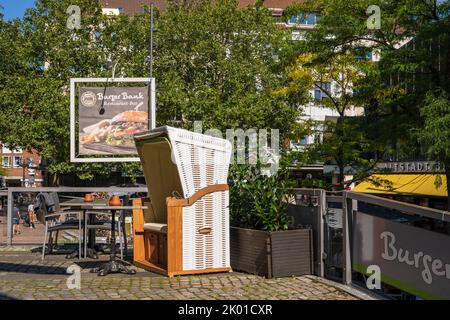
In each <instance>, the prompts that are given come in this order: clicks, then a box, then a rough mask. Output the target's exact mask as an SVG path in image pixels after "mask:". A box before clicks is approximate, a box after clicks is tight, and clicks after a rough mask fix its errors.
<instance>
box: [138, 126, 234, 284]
mask: <svg viewBox="0 0 450 320" xmlns="http://www.w3.org/2000/svg"><path fill="white" fill-rule="evenodd" d="M135 141H136V147H137V150H138V153H139V156H140V158H141V162H142V165H143V169H144V174H145V177H146V180H147V186H148V190H149V194H150V199H143V200H142V199H136V200H135V202H134V204H139V203H141V204H142V202H144V204H146V206H147V207H148V208H149V209H146V210H145V211H144V210H135V211H134V212H133V228H134V262H135V263H136V264H137V265H139V266H141V267H144V268H147V269H150V270H152V271H156V272H160V273H163V274H167V275H169V276H174V275H177V274H191V273H207V272H219V271H231V268H230V249H229V211H228V202H229V194H228V185H227V176H228V168H229V164H230V158H231V144H230V143H229V142H228V141H227V140H225V139H220V138H215V137H212V136H207V135H203V134H199V133H194V132H191V131H187V130H182V129H177V128H171V127H161V128H156V129H154V130H151V131H149V132H146V133H143V134H139V135H136V136H135Z"/></svg>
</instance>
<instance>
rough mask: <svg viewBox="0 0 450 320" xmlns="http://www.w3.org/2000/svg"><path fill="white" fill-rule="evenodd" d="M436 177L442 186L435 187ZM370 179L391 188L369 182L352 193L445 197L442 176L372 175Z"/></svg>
mask: <svg viewBox="0 0 450 320" xmlns="http://www.w3.org/2000/svg"><path fill="white" fill-rule="evenodd" d="M436 176H439V177H440V179H441V181H442V184H441V186H440V187H439V188H436V186H435V180H436ZM371 177H373V178H375V180H376V179H384V180H389V181H391V182H392V185H391V186H386V185H384V184H383V185H381V186H375V185H374V184H373V183H372V182H371V181H363V182H361V183H360V184H358V185H357V186H356V187H355V188H353V189H352V191H355V192H363V193H384V194H409V195H425V196H434V197H447V180H446V178H445V175H444V174H439V175H436V174H374V175H372V176H371Z"/></svg>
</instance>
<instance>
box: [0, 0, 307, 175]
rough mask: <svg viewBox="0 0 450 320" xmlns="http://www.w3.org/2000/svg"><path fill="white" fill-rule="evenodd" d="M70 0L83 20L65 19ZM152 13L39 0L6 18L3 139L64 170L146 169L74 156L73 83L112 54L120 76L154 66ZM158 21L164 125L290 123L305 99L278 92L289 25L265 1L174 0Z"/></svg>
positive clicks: (1, 44)
mask: <svg viewBox="0 0 450 320" xmlns="http://www.w3.org/2000/svg"><path fill="white" fill-rule="evenodd" d="M70 5H77V6H79V7H80V9H81V28H80V29H73V30H71V29H69V28H67V20H68V17H69V14H68V13H67V8H68V7H69V6H70ZM147 9H148V8H147ZM149 21H150V17H149V12H148V10H147V11H146V12H145V13H142V14H138V15H136V16H126V15H121V16H105V15H103V14H102V12H101V7H100V4H99V2H98V1H96V0H58V1H57V0H36V2H35V8H33V9H29V10H28V11H27V13H26V15H25V17H24V18H23V19H22V20H19V19H17V20H15V21H13V22H5V21H3V20H1V24H2V25H1V29H0V59H3V60H2V63H1V64H0V71H1V72H0V101H1V102H0V105H1V108H0V140H2V141H4V142H6V143H8V144H9V145H11V146H13V147H14V146H18V147H22V148H24V149H28V150H31V149H35V150H37V151H38V153H39V154H40V155H41V156H42V157H43V158H44V159H46V160H47V163H49V170H50V172H51V173H52V174H53V175H54V177H56V178H57V177H58V175H60V174H63V173H69V172H70V173H76V174H77V175H78V176H79V177H80V178H82V179H93V178H94V177H95V176H96V175H108V174H109V173H110V172H111V170H112V169H113V168H116V169H119V170H125V171H127V172H128V173H132V174H138V172H139V171H140V165H139V164H74V163H70V162H69V95H68V85H69V81H70V78H74V77H110V76H111V71H110V70H108V69H107V68H106V62H107V60H108V59H111V60H113V61H114V62H117V63H118V64H117V71H116V75H118V76H119V75H120V76H123V77H143V76H144V77H145V76H148V73H149V71H148V70H149V59H148V56H149V48H150V39H149ZM156 21H157V28H158V29H159V32H158V33H157V36H156V43H157V47H156V49H155V65H154V76H155V77H156V79H157V124H158V125H163V124H169V125H176V126H182V127H185V128H191V127H192V123H193V121H194V120H203V122H204V124H203V127H204V128H205V129H207V128H211V127H215V128H219V129H221V130H223V129H226V128H234V127H243V128H246V127H257V128H279V129H280V130H281V132H282V134H283V135H286V134H289V133H290V131H292V130H291V129H292V127H293V124H294V123H295V119H296V117H297V114H298V110H297V107H296V106H293V105H291V104H289V102H287V101H286V100H285V98H284V97H283V96H280V95H277V89H279V86H280V83H281V82H282V74H280V70H281V69H280V66H279V64H280V62H279V61H277V59H276V56H277V52H278V50H279V48H280V43H281V42H282V39H283V36H284V33H283V32H282V31H280V30H278V29H277V28H274V25H273V20H272V19H271V16H270V12H269V11H268V10H267V9H264V8H259V7H258V8H257V9H253V8H247V9H243V10H240V9H238V5H237V2H236V1H230V0H227V1H220V2H214V3H211V2H210V1H204V0H196V1H189V2H178V1H177V2H175V1H174V2H170V3H169V6H168V8H167V10H166V11H164V12H162V13H157V19H156ZM6 59H7V60H6ZM55 182H56V183H57V182H58V181H57V179H55Z"/></svg>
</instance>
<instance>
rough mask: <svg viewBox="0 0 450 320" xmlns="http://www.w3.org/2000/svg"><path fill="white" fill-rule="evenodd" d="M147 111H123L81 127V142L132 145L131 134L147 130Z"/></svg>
mask: <svg viewBox="0 0 450 320" xmlns="http://www.w3.org/2000/svg"><path fill="white" fill-rule="evenodd" d="M147 122H148V113H147V112H145V111H131V110H130V111H125V112H122V113H119V114H118V115H116V116H115V117H114V118H112V119H105V120H102V121H100V122H98V123H96V124H94V125H91V126H89V127H86V128H84V129H83V131H84V133H85V135H84V136H83V137H82V139H81V141H82V144H85V145H86V144H91V143H94V142H97V143H105V144H107V145H110V146H118V147H130V148H132V147H134V139H133V135H134V134H136V133H140V132H143V131H146V130H147Z"/></svg>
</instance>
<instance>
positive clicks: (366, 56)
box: [356, 50, 373, 61]
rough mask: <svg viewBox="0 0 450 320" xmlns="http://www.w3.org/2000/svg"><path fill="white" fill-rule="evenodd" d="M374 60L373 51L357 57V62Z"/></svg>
mask: <svg viewBox="0 0 450 320" xmlns="http://www.w3.org/2000/svg"><path fill="white" fill-rule="evenodd" d="M372 59H373V52H372V50H369V51H366V52H364V53H363V54H358V55H357V56H356V60H358V61H364V60H366V61H371V60H372Z"/></svg>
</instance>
